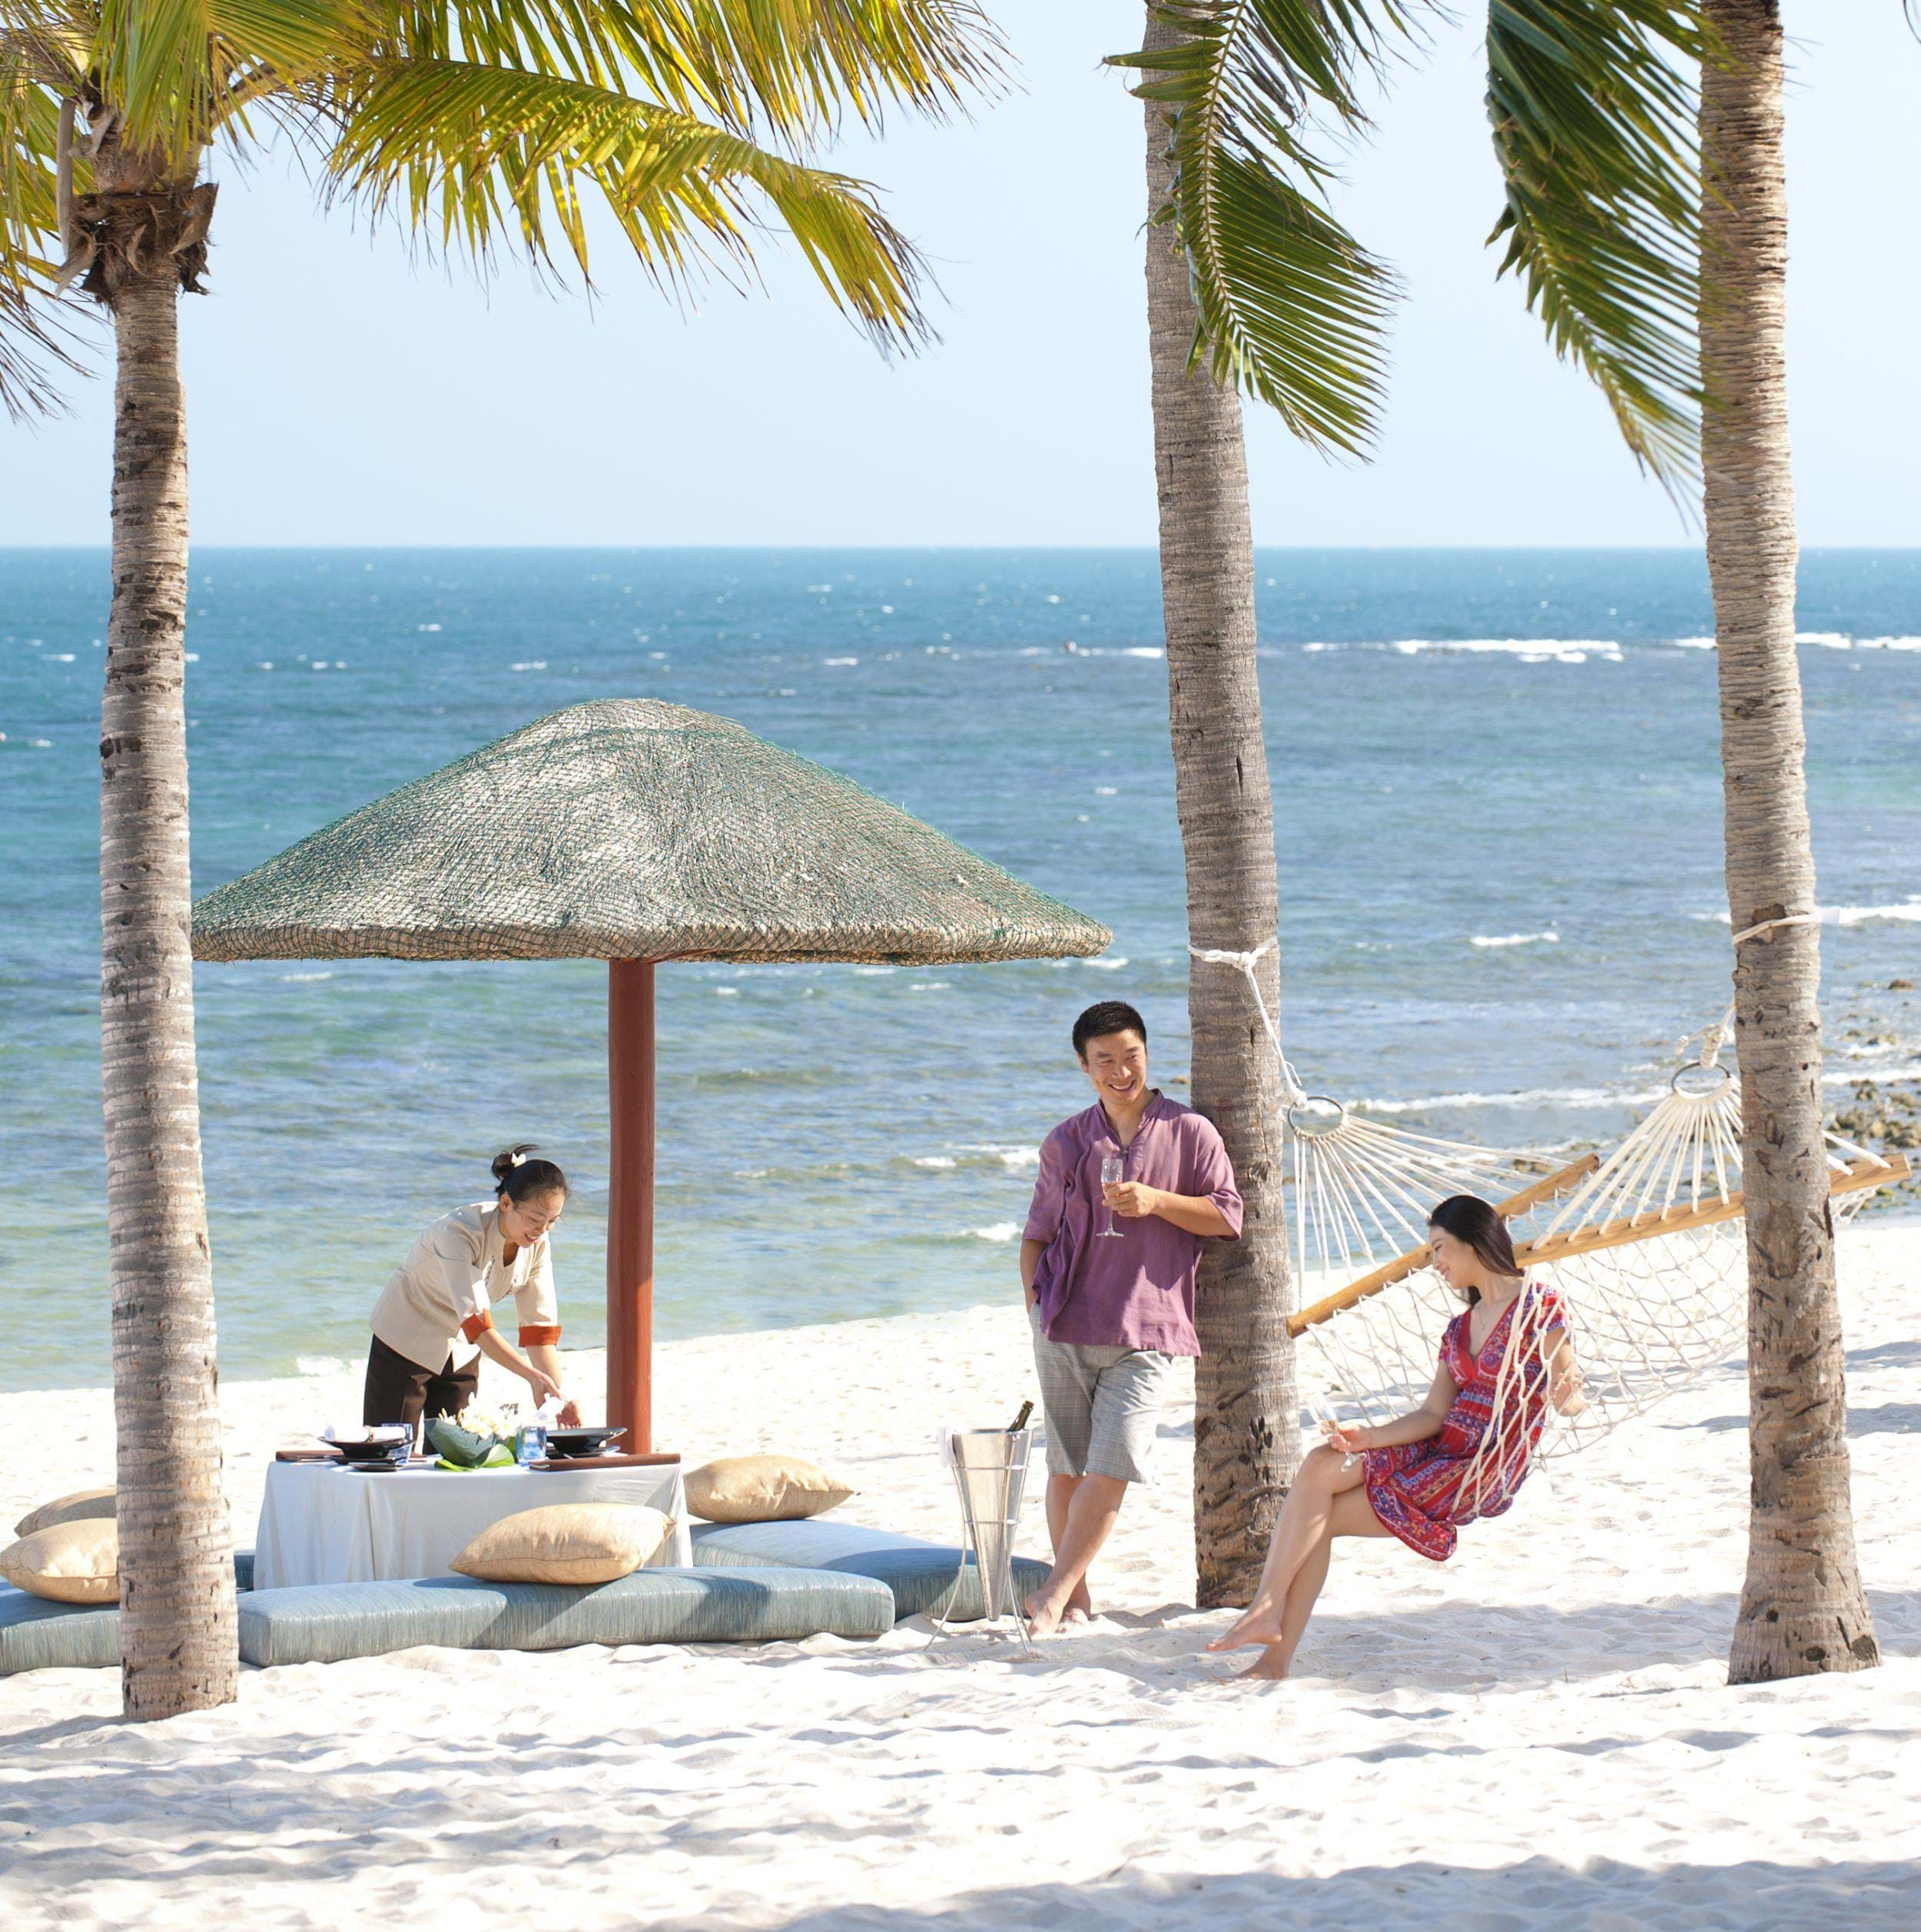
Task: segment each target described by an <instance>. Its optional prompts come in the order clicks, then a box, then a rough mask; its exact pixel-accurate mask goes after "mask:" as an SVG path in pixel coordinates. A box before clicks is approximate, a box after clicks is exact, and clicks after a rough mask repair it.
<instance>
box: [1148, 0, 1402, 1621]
mask: <svg viewBox="0 0 1921 1932" xmlns="http://www.w3.org/2000/svg"><path fill="white" fill-rule="evenodd" d="M1354 64H1355V63H1354V58H1353V56H1352V54H1351V53H1350V52H1349V48H1348V46H1347V45H1346V44H1345V42H1343V41H1342V40H1341V39H1340V38H1339V37H1338V36H1337V35H1335V33H1334V32H1332V23H1330V22H1327V21H1326V20H1325V19H1323V18H1319V17H1317V16H1316V14H1315V13H1314V12H1312V10H1309V9H1302V8H1294V7H1292V6H1290V5H1286V4H1282V5H1265V4H1260V3H1259V0H1257V4H1256V5H1253V6H1252V7H1250V8H1235V9H1229V8H1222V7H1220V6H1218V5H1216V4H1214V0H1176V4H1168V5H1154V4H1151V3H1150V6H1149V8H1148V12H1147V24H1146V35H1145V37H1144V39H1143V46H1142V51H1140V53H1139V54H1136V55H1126V56H1122V57H1120V58H1118V59H1117V60H1116V62H1115V65H1120V66H1125V67H1132V68H1136V69H1138V70H1141V71H1143V72H1144V73H1145V74H1146V76H1147V78H1146V80H1145V81H1143V84H1142V85H1140V87H1139V88H1138V89H1137V90H1136V91H1138V92H1139V93H1140V95H1141V96H1142V97H1143V100H1144V101H1145V102H1146V139H1147V211H1148V225H1147V231H1146V234H1147V318H1148V341H1149V353H1150V359H1151V363H1152V368H1153V420H1154V468H1155V477H1156V485H1157V489H1158V496H1159V500H1160V576H1161V609H1162V618H1163V628H1164V629H1165V632H1166V640H1167V688H1168V711H1169V723H1170V731H1171V735H1172V738H1173V757H1174V782H1175V795H1176V805H1177V808H1178V810H1179V818H1180V828H1181V845H1182V849H1183V854H1184V856H1185V864H1186V875H1187V921H1188V934H1189V942H1190V944H1192V945H1193V946H1194V947H1195V948H1197V949H1199V951H1204V952H1209V951H1211V952H1226V953H1235V954H1243V955H1258V956H1257V957H1256V959H1255V961H1254V968H1253V977H1252V979H1251V980H1250V978H1249V977H1247V976H1246V975H1244V974H1241V973H1239V972H1236V971H1231V970H1228V969H1226V968H1224V967H1223V964H1220V963H1219V961H1209V960H1206V959H1203V958H1196V959H1195V960H1194V961H1193V962H1192V964H1191V965H1190V967H1189V979H1188V994H1187V1010H1188V1016H1189V1027H1190V1031H1191V1032H1192V1035H1193V1101H1194V1104H1195V1105H1196V1107H1198V1108H1199V1110H1200V1111H1201V1112H1202V1113H1203V1114H1206V1115H1207V1116H1208V1117H1209V1119H1211V1120H1213V1122H1214V1123H1215V1124H1216V1126H1217V1127H1219V1130H1220V1132H1221V1137H1222V1138H1223V1140H1224V1141H1225V1142H1226V1146H1227V1150H1228V1153H1229V1156H1230V1157H1232V1159H1233V1163H1234V1171H1235V1173H1236V1177H1238V1179H1239V1183H1240V1189H1241V1193H1242V1196H1243V1199H1244V1200H1245V1202H1246V1209H1247V1217H1246V1227H1245V1230H1244V1231H1243V1235H1242V1238H1241V1239H1240V1240H1239V1241H1236V1242H1219V1243H1210V1244H1209V1251H1208V1254H1207V1256H1206V1260H1205V1261H1204V1262H1203V1266H1202V1272H1201V1278H1200V1283H1199V1298H1198V1308H1197V1311H1196V1312H1197V1316H1198V1326H1199V1333H1200V1339H1201V1346H1202V1349H1203V1353H1202V1356H1201V1359H1200V1361H1199V1363H1198V1364H1197V1365H1196V1371H1195V1390H1194V1558H1195V1569H1196V1602H1199V1603H1200V1604H1202V1605H1220V1604H1245V1603H1246V1602H1248V1601H1249V1597H1250V1595H1251V1594H1252V1589H1253V1586H1254V1584H1255V1582H1256V1578H1258V1576H1259V1572H1260V1567H1261V1561H1262V1556H1263V1555H1264V1554H1265V1552H1266V1548H1267V1542H1268V1538H1269V1534H1270V1533H1271V1532H1272V1527H1273V1522H1274V1518H1275V1515H1276V1512H1278V1510H1279V1506H1280V1502H1281V1499H1282V1497H1283V1495H1285V1494H1286V1486H1287V1484H1288V1482H1289V1480H1291V1479H1292V1473H1293V1470H1294V1467H1295V1465H1296V1463H1297V1462H1299V1459H1300V1442H1299V1405H1298V1403H1297V1400H1296V1394H1295V1385H1294V1363H1293V1349H1292V1344H1291V1343H1289V1339H1288V1336H1287V1330H1286V1322H1285V1319H1284V1318H1285V1317H1286V1315H1287V1313H1288V1312H1289V1296H1290V1287H1289V1280H1288V1266H1287V1237H1286V1219H1285V1211H1284V1208H1283V1205H1282V1192H1281V1188H1282V1124H1281V1114H1282V1107H1283V1106H1284V1104H1285V1103H1286V1093H1285V1090H1284V1087H1283V1082H1282V1070H1281V1068H1280V1067H1279V1064H1278V1061H1277V1058H1276V1054H1274V1052H1273V1051H1272V1047H1271V1046H1270V1045H1269V1041H1268V1036H1267V1031H1266V1026H1265V1024H1264V1023H1263V1021H1262V1013H1261V1007H1262V1004H1265V1006H1266V1010H1267V1012H1268V1013H1269V1014H1271V1015H1278V1014H1279V1009H1280V960H1279V954H1278V952H1277V951H1276V948H1277V945H1278V939H1277V935H1276V926H1277V922H1278V920H1279V881H1278V878H1277V877H1276V867H1275V859H1274V808H1273V801H1272V795H1271V794H1270V792H1269V785H1268V775H1267V747H1266V738H1265V735H1264V733H1263V728H1262V715H1261V694H1260V685H1259V677H1258V666H1257V662H1256V653H1255V643H1256V631H1255V608H1254V604H1255V599H1254V539H1253V531H1252V526H1251V524H1250V523H1249V514H1248V500H1247V460H1246V450H1245V448H1244V446H1243V440H1242V428H1241V404H1240V397H1239V390H1242V389H1246V390H1247V391H1248V392H1249V393H1250V394H1252V396H1254V397H1256V399H1257V400H1260V401H1262V402H1265V403H1269V405H1271V406H1272V407H1274V408H1276V409H1277V410H1279V412H1280V413H1281V415H1282V419H1283V420H1285V421H1286V423H1288V425H1289V427H1290V428H1292V430H1294V431H1295V432H1296V434H1298V435H1299V436H1302V437H1304V438H1305V439H1306V440H1308V441H1309V442H1311V443H1316V444H1317V445H1319V446H1323V447H1328V448H1334V449H1342V450H1359V449H1360V448H1362V447H1363V446H1365V441H1366V439H1367V437H1368V434H1369V430H1370V429H1371V427H1372V397H1373V395H1374V393H1375V390H1376V389H1377V387H1378V382H1379V350H1378V346H1377V337H1378V329H1379V320H1380V317H1381V314H1382V308H1383V306H1384V303H1385V287H1386V278H1385V274H1383V272H1382V270H1381V269H1380V267H1379V264H1376V263H1375V262H1374V261H1372V260H1371V259H1370V258H1369V257H1368V256H1367V255H1366V254H1365V253H1364V252H1363V251H1362V250H1361V249H1360V248H1359V247H1357V246H1356V245H1355V243H1354V242H1353V241H1352V238H1351V237H1349V236H1348V235H1347V234H1346V233H1345V231H1343V230H1342V228H1341V227H1339V224H1337V223H1335V221H1333V220H1332V218H1331V217H1330V216H1329V214H1328V213H1327V211H1326V209H1325V207H1324V206H1323V205H1322V202H1321V200H1320V197H1319V186H1320V183H1321V181H1322V170H1321V168H1320V166H1319V163H1318V162H1316V161H1315V160H1314V159H1313V158H1312V155H1311V154H1309V152H1308V151H1307V150H1306V148H1304V147H1303V146H1302V144H1301V143H1300V141H1299V139H1298V138H1297V137H1296V134H1294V133H1293V132H1292V131H1291V130H1289V128H1287V127H1286V125H1284V124H1283V123H1282V121H1281V119H1280V118H1279V115H1278V113H1277V111H1276V104H1277V101H1279V99H1282V98H1287V99H1292V100H1315V101H1319V102H1321V103H1322V104H1323V105H1327V106H1329V107H1331V108H1333V109H1334V111H1335V113H1336V114H1337V115H1339V117H1340V118H1343V119H1345V120H1347V121H1350V122H1353V121H1358V120H1359V107H1358V105H1356V103H1355V99H1354V95H1353V90H1352V85H1351V81H1352V69H1353V66H1354Z"/></svg>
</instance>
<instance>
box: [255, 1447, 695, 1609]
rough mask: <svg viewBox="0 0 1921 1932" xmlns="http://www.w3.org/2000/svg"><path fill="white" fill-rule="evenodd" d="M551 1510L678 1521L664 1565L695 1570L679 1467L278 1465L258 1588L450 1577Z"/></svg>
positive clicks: (261, 1543) (261, 1538)
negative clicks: (617, 1506) (526, 1515)
mask: <svg viewBox="0 0 1921 1932" xmlns="http://www.w3.org/2000/svg"><path fill="white" fill-rule="evenodd" d="M552 1502H637V1503H646V1504H649V1505H651V1506H652V1507H653V1508H654V1509H659V1510H661V1511H663V1512H665V1514H666V1515H669V1516H671V1517H672V1519H673V1520H674V1531H673V1535H672V1539H671V1541H670V1542H669V1545H668V1548H667V1549H665V1550H663V1551H662V1553H661V1555H660V1556H659V1559H657V1560H658V1561H659V1562H662V1563H665V1564H674V1565H688V1564H691V1563H692V1562H693V1560H694V1550H693V1544H692V1540H691V1539H689V1537H688V1533H687V1492H686V1491H685V1489H683V1488H682V1486H681V1478H680V1466H679V1464H678V1463H670V1464H662V1465H660V1466H656V1467H652V1468H633V1469H581V1470H578V1471H575V1470H559V1469H555V1470H547V1469H473V1470H462V1471H460V1472H454V1471H452V1470H447V1469H434V1468H433V1467H432V1466H422V1467H419V1468H415V1469H395V1470H393V1471H391V1472H388V1473H386V1474H381V1475H373V1476H368V1475H364V1474H363V1473H362V1472H360V1470H358V1469H340V1468H337V1467H335V1466H330V1465H329V1464H327V1463H324V1462H276V1463H274V1464H273V1465H272V1466H271V1467H270V1468H269V1469H268V1470H267V1494H266V1495H265V1497H264V1499H262V1501H261V1503H260V1529H259V1531H258V1532H257V1535H256V1536H255V1539H254V1588H256V1589H260V1590H272V1589H278V1588H280V1587H281V1586H282V1585H286V1584H289V1583H367V1582H377V1581H380V1580H383V1579H387V1578H398V1577H413V1576H450V1575H453V1559H454V1558H455V1557H456V1556H457V1555H460V1552H461V1550H462V1549H463V1548H464V1547H465V1546H466V1545H467V1544H468V1543H469V1542H472V1541H473V1539H474V1538H475V1537H476V1536H477V1535H479V1533H480V1532H481V1531H482V1530H483V1529H486V1527H487V1525H489V1523H494V1522H499V1520H500V1519H501V1518H502V1517H503V1516H512V1515H516V1514H518V1513H519V1512H520V1511H521V1510H523V1509H542V1508H543V1507H544V1506H545V1505H547V1504H549V1503H552Z"/></svg>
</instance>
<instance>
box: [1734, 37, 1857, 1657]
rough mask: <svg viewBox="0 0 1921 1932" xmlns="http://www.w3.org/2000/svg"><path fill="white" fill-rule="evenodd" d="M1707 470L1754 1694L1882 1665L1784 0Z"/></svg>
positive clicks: (1753, 76) (1741, 175)
mask: <svg viewBox="0 0 1921 1932" xmlns="http://www.w3.org/2000/svg"><path fill="white" fill-rule="evenodd" d="M1703 12H1704V15H1705V16H1706V18H1707V24H1708V25H1709V27H1710V29H1711V30H1712V31H1713V32H1714V35H1715V36H1716V38H1717V41H1719V43H1720V49H1721V57H1720V58H1715V59H1712V60H1710V61H1709V62H1708V63H1707V65H1706V66H1705V67H1704V69H1703V70H1702V74H1701V101H1700V146H1701V266H1702V277H1701V294H1700V350H1701V382H1702V387H1703V390H1704V401H1705V407H1704V410H1703V412H1702V418H1701V466H1702V471H1703V476H1704V483H1705V488H1704V491H1703V501H1704V504H1705V506H1706V510H1707V567H1708V573H1709V576H1710V579H1711V580H1712V583H1713V585H1714V636H1715V641H1716V642H1717V645H1718V646H1719V647H1720V648H1719V652H1718V656H1719V668H1720V697H1721V766H1722V775H1723V785H1724V798H1725V805H1726V828H1727V829H1726V838H1727V905H1728V911H1729V915H1730V917H1731V918H1732V919H1733V921H1734V934H1735V941H1734V1017H1735V1028H1736V1032H1735V1037H1736V1040H1737V1044H1738V1047H1739V1051H1740V1064H1741V1141H1742V1148H1743V1168H1742V1186H1743V1189H1744V1190H1745V1192H1746V1194H1747V1279H1748V1312H1747V1363H1748V1469H1749V1476H1750V1515H1749V1522H1748V1535H1747V1580H1746V1582H1745V1583H1744V1584H1743V1587H1742V1591H1741V1607H1740V1616H1739V1618H1738V1619H1737V1622H1736V1624H1735V1626H1734V1648H1733V1651H1732V1654H1731V1655H1730V1658H1729V1665H1728V1675H1729V1676H1730V1678H1731V1679H1732V1681H1734V1682H1735V1683H1737V1684H1751V1683H1758V1682H1763V1681H1768V1680H1770V1679H1773V1678H1779V1677H1799V1676H1804V1675H1809V1674H1810V1673H1812V1672H1814V1671H1836V1670H1840V1671H1848V1670H1863V1669H1866V1668H1869V1667H1870V1666H1871V1665H1875V1664H1878V1663H1879V1662H1880V1660H1881V1653H1880V1647H1879V1645H1877V1644H1876V1641H1875V1635H1874V1623H1873V1618H1871V1616H1870V1614H1869V1612H1868V1606H1867V1599H1866V1596H1865V1595H1863V1592H1862V1588H1861V1575H1860V1568H1859V1565H1857V1563H1856V1560H1855V1550H1854V1519H1853V1512H1852V1509H1850V1503H1849V1492H1848V1446H1847V1398H1846V1388H1845V1385H1844V1379H1843V1377H1844V1370H1845V1355H1844V1352H1843V1347H1842V1341H1841V1310H1840V1299H1839V1296H1837V1294H1836V1290H1835V1280H1834V1225H1833V1220H1832V1218H1831V1217H1830V1213H1829V1209H1828V1168H1827V1157H1826V1147H1825V1145H1824V1144H1823V1136H1822V1107H1821V1016H1820V1011H1818V1009H1817V1007H1816V995H1817V994H1818V992H1819V991H1820V977H1821V954H1820V927H1819V925H1816V923H1815V921H1814V920H1813V918H1812V916H1811V915H1812V914H1813V909H1814V904H1815V898H1814V854H1813V845H1812V843H1811V840H1810V830H1809V825H1808V815H1807V775H1806V756H1805V754H1806V739H1805V735H1804V734H1803V730H1802V725H1801V679H1800V665H1799V663H1798V662H1797V659H1796V656H1795V646H1794V632H1795V622H1794V566H1795V559H1796V554H1797V543H1796V536H1795V527H1794V492H1793V476H1792V474H1791V470H1790V462H1789V455H1788V439H1787V383H1786V370H1787V344H1786V341H1785V335H1786V326H1785V325H1786V317H1787V181H1786V175H1785V170H1784V168H1783V156H1782V151H1781V121H1782V114H1781V81H1782V55H1781V17H1780V7H1779V5H1777V0H1706V4H1705V5H1704V8H1703Z"/></svg>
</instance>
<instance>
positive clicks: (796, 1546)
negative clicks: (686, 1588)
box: [692, 1517, 1047, 1623]
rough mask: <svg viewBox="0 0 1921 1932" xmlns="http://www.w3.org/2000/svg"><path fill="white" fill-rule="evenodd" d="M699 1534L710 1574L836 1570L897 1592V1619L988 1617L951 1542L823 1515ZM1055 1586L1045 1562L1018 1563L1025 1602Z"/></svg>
mask: <svg viewBox="0 0 1921 1932" xmlns="http://www.w3.org/2000/svg"><path fill="white" fill-rule="evenodd" d="M692 1534H693V1539H694V1561H695V1563H696V1564H697V1565H701V1566H702V1567H703V1568H704V1567H706V1566H708V1565H713V1566H715V1567H719V1566H722V1565H725V1566H728V1567H736V1566H738V1567H741V1568H745V1569H758V1568H761V1567H762V1566H764V1565H765V1566H770V1567H778V1566H781V1565H794V1566H795V1567H797V1568H803V1569H811V1570H832V1571H834V1572H837V1573H838V1574H839V1575H843V1576H868V1577H872V1578H874V1581H875V1582H879V1583H884V1584H885V1585H887V1586H888V1589H890V1590H891V1591H892V1592H893V1593H894V1615H895V1617H896V1618H901V1617H917V1616H920V1615H923V1614H924V1615H928V1616H936V1617H941V1616H944V1617H950V1618H952V1619H953V1620H954V1622H957V1623H966V1622H973V1621H974V1619H975V1618H978V1617H979V1616H980V1614H981V1609H982V1605H981V1598H980V1573H979V1572H978V1571H977V1570H976V1569H974V1564H973V1561H972V1559H969V1560H968V1564H967V1572H966V1575H965V1578H964V1579H963V1580H962V1581H961V1582H960V1591H959V1593H958V1595H955V1592H954V1584H955V1581H956V1579H957V1578H960V1557H961V1552H960V1550H959V1549H957V1548H956V1547H955V1546H954V1545H953V1544H951V1543H925V1542H922V1541H921V1539H920V1538H919V1537H917V1536H903V1535H900V1534H898V1533H897V1532H895V1531H894V1530H891V1529H862V1528H861V1526H860V1525H859V1524H858V1523H843V1522H828V1521H827V1520H826V1519H824V1518H821V1517H814V1518H811V1519H808V1520H806V1521H805V1522H778V1523H695V1525H694V1526H693V1532H692ZM1046 1581H1047V1565H1046V1564H1045V1563H1040V1562H1036V1561H1035V1560H1034V1559H1033V1558H1032V1557H1031V1556H1017V1557H1016V1558H1015V1559H1014V1588H1015V1589H1016V1590H1017V1591H1018V1592H1020V1594H1021V1595H1023V1596H1025V1595H1027V1593H1028V1592H1030V1591H1032V1590H1037V1589H1038V1588H1040V1585H1042V1584H1043V1583H1044V1582H1046Z"/></svg>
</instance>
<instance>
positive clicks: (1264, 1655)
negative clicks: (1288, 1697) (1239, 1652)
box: [1240, 1644, 1292, 1683]
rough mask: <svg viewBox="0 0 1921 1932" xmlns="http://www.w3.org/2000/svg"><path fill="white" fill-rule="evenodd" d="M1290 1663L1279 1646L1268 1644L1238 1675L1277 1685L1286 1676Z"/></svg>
mask: <svg viewBox="0 0 1921 1932" xmlns="http://www.w3.org/2000/svg"><path fill="white" fill-rule="evenodd" d="M1291 1661H1292V1659H1291V1658H1289V1656H1288V1654H1287V1652H1286V1651H1285V1650H1283V1649H1282V1648H1281V1646H1280V1645H1279V1644H1269V1645H1268V1646H1267V1648H1266V1649H1265V1650H1263V1651H1262V1652H1261V1654H1260V1655H1259V1656H1258V1657H1257V1658H1255V1660H1254V1661H1253V1662H1252V1663H1251V1664H1249V1665H1248V1667H1247V1668H1246V1670H1244V1671H1242V1672H1240V1675H1242V1676H1243V1677H1259V1678H1266V1680H1267V1681H1269V1682H1270V1683H1278V1682H1279V1681H1280V1680H1281V1679H1282V1678H1284V1677H1286V1675H1287V1671H1288V1666H1289V1663H1290V1662H1291Z"/></svg>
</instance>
